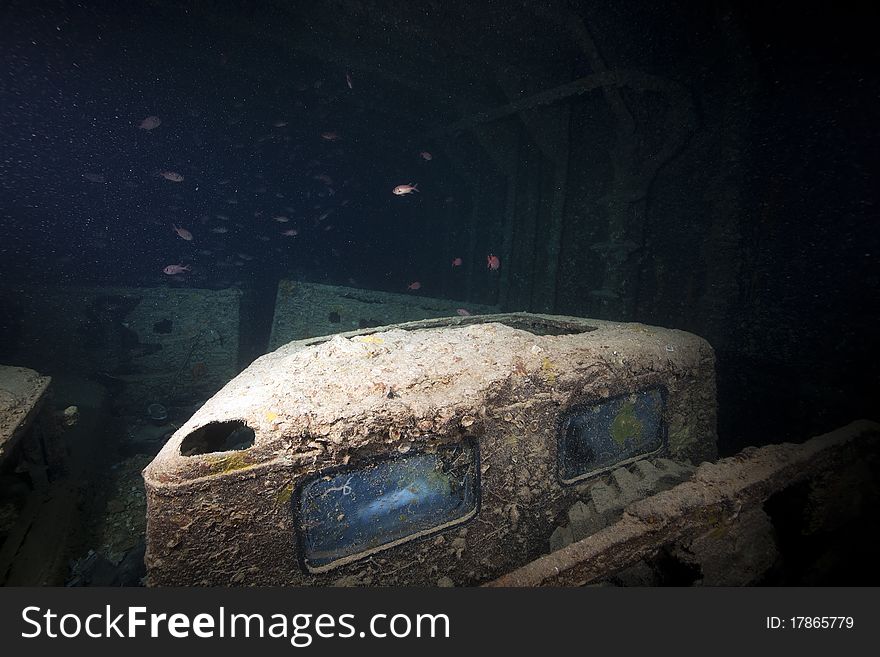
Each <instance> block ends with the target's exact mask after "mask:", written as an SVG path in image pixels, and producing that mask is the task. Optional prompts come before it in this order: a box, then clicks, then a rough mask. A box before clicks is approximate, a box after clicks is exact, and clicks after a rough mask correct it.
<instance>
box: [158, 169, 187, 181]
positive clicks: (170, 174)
mask: <svg viewBox="0 0 880 657" xmlns="http://www.w3.org/2000/svg"><path fill="white" fill-rule="evenodd" d="M159 175H160V176H162V177H163V178H164V179H165V180H170V181H171V182H183V176H181V175H180V174H179V173H177V172H176V171H160V172H159Z"/></svg>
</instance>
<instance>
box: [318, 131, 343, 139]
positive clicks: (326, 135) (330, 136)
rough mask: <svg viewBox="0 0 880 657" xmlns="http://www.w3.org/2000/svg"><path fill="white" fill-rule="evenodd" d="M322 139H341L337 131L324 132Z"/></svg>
mask: <svg viewBox="0 0 880 657" xmlns="http://www.w3.org/2000/svg"><path fill="white" fill-rule="evenodd" d="M321 139H323V140H325V141H339V135H338V134H337V133H335V132H322V133H321Z"/></svg>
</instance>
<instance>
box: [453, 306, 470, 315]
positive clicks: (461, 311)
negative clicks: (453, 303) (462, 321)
mask: <svg viewBox="0 0 880 657" xmlns="http://www.w3.org/2000/svg"><path fill="white" fill-rule="evenodd" d="M455 312H457V313H458V314H459V315H461V316H462V317H467V316H469V315H470V312H468V311H467V310H465V309H464V308H456V309H455Z"/></svg>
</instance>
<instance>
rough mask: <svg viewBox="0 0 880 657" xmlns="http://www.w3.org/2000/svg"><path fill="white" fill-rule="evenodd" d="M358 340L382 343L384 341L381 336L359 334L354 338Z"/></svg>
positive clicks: (367, 342) (368, 342)
mask: <svg viewBox="0 0 880 657" xmlns="http://www.w3.org/2000/svg"><path fill="white" fill-rule="evenodd" d="M355 340H357V341H358V342H363V343H365V344H382V343H383V342H385V340H383V339H382V338H379V337H377V336H375V335H361V336H359V337H357V338H355Z"/></svg>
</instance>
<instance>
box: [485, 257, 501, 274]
mask: <svg viewBox="0 0 880 657" xmlns="http://www.w3.org/2000/svg"><path fill="white" fill-rule="evenodd" d="M486 263H487V264H486V268H487V269H491V270H492V271H497V269H498V268H499V267H500V266H501V260H500V259H499V258H498V256H497V255H492V254H491V253H490V254H489V255H487V256H486Z"/></svg>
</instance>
